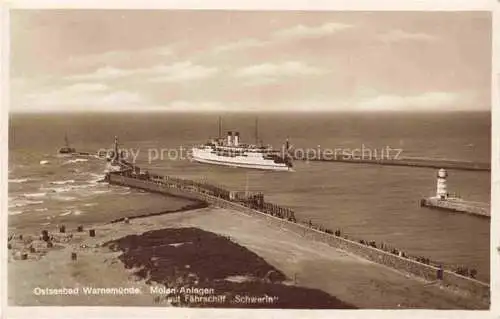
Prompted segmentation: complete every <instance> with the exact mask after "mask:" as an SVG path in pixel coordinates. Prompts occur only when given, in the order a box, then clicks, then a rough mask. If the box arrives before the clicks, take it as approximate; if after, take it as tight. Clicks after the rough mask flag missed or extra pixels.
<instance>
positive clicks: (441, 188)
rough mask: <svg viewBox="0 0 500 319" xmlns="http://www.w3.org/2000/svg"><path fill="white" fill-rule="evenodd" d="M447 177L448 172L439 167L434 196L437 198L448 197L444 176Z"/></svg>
mask: <svg viewBox="0 0 500 319" xmlns="http://www.w3.org/2000/svg"><path fill="white" fill-rule="evenodd" d="M447 177H448V172H447V171H446V170H445V169H444V168H441V169H440V170H439V171H438V173H437V187H436V197H437V198H439V199H447V198H448V190H447V188H446V178H447Z"/></svg>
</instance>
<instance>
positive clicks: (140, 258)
mask: <svg viewBox="0 0 500 319" xmlns="http://www.w3.org/2000/svg"><path fill="white" fill-rule="evenodd" d="M106 245H107V246H108V247H109V248H110V249H112V250H120V251H123V254H121V255H120V257H119V259H120V260H121V261H122V262H123V263H124V265H125V267H126V268H129V269H130V268H138V269H139V270H138V271H136V273H135V274H136V275H137V276H139V277H140V278H143V279H147V283H150V284H152V283H157V284H163V285H165V287H169V288H177V289H180V287H189V288H194V287H203V288H213V289H214V293H213V294H214V295H225V296H226V299H225V301H224V302H202V303H199V302H197V303H191V302H189V301H188V300H187V301H186V300H185V299H184V298H182V297H184V296H181V301H180V302H173V303H172V304H174V305H176V306H187V307H214V308H215V307H218V308H233V307H238V308H296V309H297V308H316V309H317V308H320V309H321V308H322V309H339V308H340V309H353V308H356V307H354V306H353V305H350V304H348V303H345V302H343V301H341V300H339V299H337V298H335V297H333V296H330V295H329V294H327V293H325V292H323V291H321V290H317V289H309V288H303V287H297V286H292V285H287V284H285V283H284V282H285V281H286V280H288V279H287V278H286V277H285V275H284V274H283V273H282V272H281V271H280V270H278V269H276V268H274V267H273V266H271V265H270V264H268V263H267V262H266V261H265V260H264V259H263V258H261V257H259V256H258V255H256V254H255V253H253V252H251V251H250V250H248V249H246V248H245V247H242V246H240V245H238V244H236V243H234V242H232V241H231V240H230V238H227V237H224V236H220V235H217V234H215V233H212V232H207V231H204V230H201V229H199V228H192V227H190V228H176V229H161V230H154V231H149V232H145V233H143V234H141V235H129V236H125V237H123V238H120V239H117V240H114V241H110V242H107V243H106ZM231 278H237V280H231ZM228 279H229V280H228ZM230 280H231V281H230ZM265 295H267V296H276V297H277V298H274V300H273V302H251V303H236V302H234V300H235V298H237V296H248V297H260V296H265ZM161 297H163V296H161ZM159 298H160V297H159Z"/></svg>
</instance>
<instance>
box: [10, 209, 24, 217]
mask: <svg viewBox="0 0 500 319" xmlns="http://www.w3.org/2000/svg"><path fill="white" fill-rule="evenodd" d="M22 213H24V212H23V211H22V210H15V211H9V216H14V215H21V214H22Z"/></svg>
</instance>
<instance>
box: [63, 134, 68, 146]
mask: <svg viewBox="0 0 500 319" xmlns="http://www.w3.org/2000/svg"><path fill="white" fill-rule="evenodd" d="M64 143H65V144H66V147H67V148H69V141H68V134H67V133H64Z"/></svg>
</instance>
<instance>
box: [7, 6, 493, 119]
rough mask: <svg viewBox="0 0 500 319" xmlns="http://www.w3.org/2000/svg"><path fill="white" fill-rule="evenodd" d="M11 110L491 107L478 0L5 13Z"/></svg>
mask: <svg viewBox="0 0 500 319" xmlns="http://www.w3.org/2000/svg"><path fill="white" fill-rule="evenodd" d="M10 20H11V50H10V55H11V62H10V73H11V76H10V92H11V94H10V101H11V107H10V111H11V112H54V111H56V112H58V111H72V112H88V111H106V112H110V111H111V112H114V111H116V112H124V111H175V112H179V111H180V112H191V111H193V112H199V111H210V112H226V111H257V112H263V111H305V112H314V111H321V112H323V111H342V112H349V111H358V112H359V111H362V112H365V111H454V110H457V111H463V110H490V108H491V94H490V81H491V17H490V13H487V12H342V11H330V12H325V11H323V12H321V11H316V12H312V11H311V12H307V11H189V10H186V11H181V10H154V11H149V10H82V9H78V10H13V11H11V17H10Z"/></svg>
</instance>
